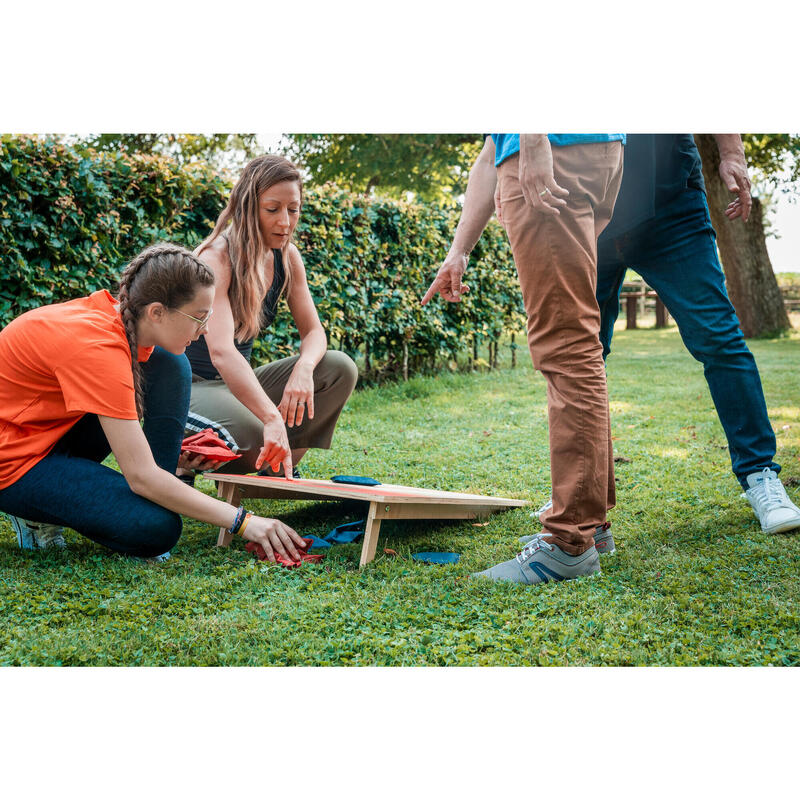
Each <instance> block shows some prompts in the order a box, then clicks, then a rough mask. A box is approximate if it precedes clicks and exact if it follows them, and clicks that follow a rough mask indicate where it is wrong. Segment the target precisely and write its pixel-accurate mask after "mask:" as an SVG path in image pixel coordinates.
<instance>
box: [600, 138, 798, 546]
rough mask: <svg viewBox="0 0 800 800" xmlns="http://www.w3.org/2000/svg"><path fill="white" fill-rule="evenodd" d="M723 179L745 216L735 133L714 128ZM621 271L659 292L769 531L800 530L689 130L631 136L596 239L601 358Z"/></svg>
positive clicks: (743, 173)
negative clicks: (699, 369) (613, 199)
mask: <svg viewBox="0 0 800 800" xmlns="http://www.w3.org/2000/svg"><path fill="white" fill-rule="evenodd" d="M715 138H716V140H717V144H718V147H719V149H720V168H719V169H720V175H721V177H722V179H723V180H724V181H725V183H726V185H727V187H728V189H729V190H730V191H731V192H733V193H734V194H735V195H736V197H735V199H734V200H733V202H732V203H731V204H730V205H729V206H728V208H727V209H726V212H725V213H726V215H727V216H728V217H729V218H730V219H737V218H741V219H742V220H743V221H746V220H747V216H748V214H749V212H750V206H751V200H750V180H749V178H748V175H747V164H746V161H745V157H744V148H743V147H742V141H741V137H740V136H739V135H738V134H716V135H715ZM627 268H630V269H633V270H634V271H635V272H637V273H638V274H639V275H641V276H642V278H643V279H644V281H645V283H647V285H648V286H651V287H652V288H653V289H655V291H656V292H657V293H658V296H659V297H660V298H661V300H662V301H663V302H664V305H665V306H666V307H667V310H668V311H669V312H670V314H671V315H672V316H673V318H674V319H675V322H676V323H677V325H678V330H679V331H680V334H681V337H682V338H683V342H684V344H685V345H686V348H687V349H688V350H689V352H690V353H691V354H692V355H693V356H694V357H695V358H696V359H697V360H698V361H700V362H701V363H702V364H703V369H704V372H705V378H706V381H707V382H708V388H709V390H710V392H711V397H712V399H713V401H714V405H715V407H716V409H717V414H718V416H719V420H720V422H721V424H722V427H723V430H724V431H725V436H726V437H727V440H728V448H729V450H730V456H731V463H732V466H733V472H734V474H735V475H736V478H737V479H738V481H739V483H740V484H741V486H742V488H743V489H744V490H745V493H746V495H747V498H748V500H749V501H750V504H751V505H752V507H753V510H754V512H755V514H756V516H757V517H758V520H759V522H760V523H761V528H762V530H763V531H764V532H765V533H782V532H786V531H790V530H795V529H797V528H800V509H799V508H798V507H797V506H796V505H795V504H794V503H792V501H791V500H790V499H789V497H788V495H787V494H786V490H785V489H784V487H783V484H782V483H781V481H780V478H779V477H778V473H779V472H780V469H781V468H780V465H779V464H777V463H776V462H775V434H774V432H773V429H772V425H771V423H770V421H769V416H768V414H767V405H766V402H765V400H764V392H763V390H762V388H761V379H760V377H759V374H758V368H757V367H756V362H755V359H754V358H753V355H752V353H751V352H750V350H749V349H748V347H747V344H746V343H745V340H744V336H743V334H742V331H741V328H740V327H739V321H738V319H737V317H736V312H735V310H734V308H733V306H732V304H731V302H730V300H729V299H728V293H727V291H726V289H725V276H724V273H723V271H722V267H721V265H720V262H719V258H718V256H717V246H716V235H715V233H714V229H713V227H712V226H711V218H710V216H709V212H708V205H707V203H706V196H705V184H704V182H703V174H702V169H701V161H700V154H699V152H698V150H697V147H696V145H695V143H694V139H693V137H692V136H691V134H629V135H628V137H627V146H626V148H625V170H624V173H623V179H622V186H621V187H620V192H619V196H618V199H617V204H616V207H615V210H614V216H613V218H612V220H611V223H610V225H609V227H608V228H607V229H606V230H605V231H604V232H603V233H602V235H601V236H600V239H599V241H598V252H597V302H598V305H599V306H600V312H601V322H600V340H601V343H602V345H603V357H604V358H605V357H606V356H607V355H608V353H609V352H610V350H611V338H612V336H613V333H614V322H615V321H616V319H617V315H618V313H619V294H620V291H621V289H622V282H623V279H624V277H625V271H626V269H627Z"/></svg>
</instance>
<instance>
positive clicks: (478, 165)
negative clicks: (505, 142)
mask: <svg viewBox="0 0 800 800" xmlns="http://www.w3.org/2000/svg"><path fill="white" fill-rule="evenodd" d="M496 185H497V170H496V169H495V166H494V142H493V141H492V139H491V137H488V136H487V137H486V141H485V142H484V144H483V150H481V152H480V154H479V155H478V158H477V159H476V160H475V163H474V164H473V165H472V169H471V170H470V171H469V181H468V183H467V192H466V194H465V196H464V207H463V209H462V210H461V219H460V220H459V222H458V226H457V227H456V233H455V236H454V237H453V243H452V244H451V245H450V251H449V252H448V254H447V257H446V258H445V260H444V262H443V263H442V266H441V267H439V272H438V273H437V274H436V277H435V278H434V280H433V283H432V284H431V285H430V287H429V288H428V291H427V292H425V296H424V297H423V298H422V305H425V304H426V303H428V302H429V301H430V300H431V298H433V296H434V295H436V294H437V293H439V294H441V295H442V297H443V298H444V299H445V300H448V301H450V302H451V303H457V302H459V301H460V300H461V295H462V293H463V292H468V291H469V286H464V285H462V283H461V278H462V277H463V275H464V271H465V270H466V268H467V258H468V256H469V253H470V251H471V250H472V248H473V247H475V245H476V244H477V242H478V239H480V238H481V234H482V233H483V229H484V228H485V227H486V224H487V223H488V222H489V219H490V218H491V216H492V213H493V212H494V188H495V186H496Z"/></svg>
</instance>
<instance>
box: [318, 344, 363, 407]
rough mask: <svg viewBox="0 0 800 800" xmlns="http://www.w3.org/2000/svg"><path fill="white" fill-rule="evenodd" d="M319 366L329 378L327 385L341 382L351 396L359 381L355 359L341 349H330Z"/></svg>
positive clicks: (323, 374)
mask: <svg viewBox="0 0 800 800" xmlns="http://www.w3.org/2000/svg"><path fill="white" fill-rule="evenodd" d="M319 366H320V367H322V376H323V377H324V378H327V380H325V381H324V382H325V383H326V384H327V385H333V384H340V385H341V386H342V388H344V389H346V390H347V396H348V397H349V396H350V394H351V393H352V392H353V389H355V388H356V383H358V367H357V366H356V363H355V361H353V359H352V358H350V356H349V355H347V353H343V352H342V351H341V350H328V351H327V352H326V353H325V355H324V356H323V357H322V361H320V363H319Z"/></svg>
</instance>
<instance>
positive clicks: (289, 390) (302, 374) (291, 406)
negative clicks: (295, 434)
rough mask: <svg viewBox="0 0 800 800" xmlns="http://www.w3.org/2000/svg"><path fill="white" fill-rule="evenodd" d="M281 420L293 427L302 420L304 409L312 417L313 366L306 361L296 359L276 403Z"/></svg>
mask: <svg viewBox="0 0 800 800" xmlns="http://www.w3.org/2000/svg"><path fill="white" fill-rule="evenodd" d="M278 411H280V414H281V417H282V418H283V421H284V422H285V423H286V424H287V425H288V426H289V427H290V428H293V427H294V426H295V425H300V424H301V423H302V422H303V417H304V416H305V413H306V411H307V412H308V418H309V419H314V366H313V364H310V363H309V362H307V361H298V362H297V363H296V364H295V366H294V369H293V370H292V374H291V375H290V376H289V380H288V381H287V383H286V388H285V389H284V390H283V397H281V402H280V405H278Z"/></svg>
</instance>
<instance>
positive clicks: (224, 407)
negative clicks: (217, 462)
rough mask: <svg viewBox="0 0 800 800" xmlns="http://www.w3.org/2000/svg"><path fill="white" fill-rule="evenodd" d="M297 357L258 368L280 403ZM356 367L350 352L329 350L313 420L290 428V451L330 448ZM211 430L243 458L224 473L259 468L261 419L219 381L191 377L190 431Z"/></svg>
mask: <svg viewBox="0 0 800 800" xmlns="http://www.w3.org/2000/svg"><path fill="white" fill-rule="evenodd" d="M298 358H299V356H292V358H282V359H280V360H279V361H273V362H271V363H269V364H264V365H263V366H260V367H256V368H255V369H254V370H253V372H255V374H256V377H257V378H258V382H259V383H260V384H261V386H262V388H263V389H264V391H265V392H266V394H267V396H268V397H269V399H270V400H272V402H273V403H275V405H276V406H277V405H278V404H279V403H280V402H281V397H282V396H283V390H284V388H285V387H286V383H287V381H288V380H289V376H290V375H291V373H292V369H294V365H295V364H296V363H297V359H298ZM357 380H358V369H357V368H356V365H355V364H354V363H353V360H352V359H351V358H350V356H348V355H346V354H345V353H341V352H339V351H338V350H328V352H327V353H326V354H325V356H324V357H323V359H322V361H320V362H319V364H317V366H316V368H315V369H314V419H309V418H308V417H307V416H306V417H304V418H303V421H302V423H301V424H300V425H295V426H294V427H292V428H289V427H287V428H286V433H287V434H288V436H289V445H290V447H291V448H292V450H298V449H301V448H309V447H319V448H321V449H323V450H328V449H329V448H330V446H331V441H332V440H333V431H334V429H335V428H336V423H337V421H338V419H339V414H341V412H342V409H343V408H344V405H345V403H346V402H347V400H348V398H349V397H350V395H351V394H352V392H353V389H355V386H356V381H357ZM203 428H213V429H214V431H215V432H216V433H217V435H218V436H220V437H221V438H222V439H223V440H224V441H225V442H226V443H227V444H228V446H230V447H232V448H233V449H235V450H236V451H237V452H238V453H239V454H240V455H241V458H237V459H236V460H235V461H230V462H228V463H226V464H223V465H222V466H221V467H220V471H221V472H233V473H235V474H244V473H246V472H255V469H256V459H257V458H258V454H259V452H260V451H261V448H262V447H263V446H264V426H263V424H262V423H261V420H259V418H258V417H257V416H256V415H255V414H253V412H252V411H250V410H249V409H248V408H246V407H245V406H244V405H242V403H240V402H239V401H238V400H237V399H236V398H235V397H234V396H233V394H232V393H231V391H230V389H228V387H227V385H226V384H225V382H224V381H223V380H221V379H217V380H204V379H202V378H199V377H197V376H195V377H194V378H193V379H192V397H191V400H190V403H189V420H188V423H187V430H188V431H189V432H196V431H198V430H202V429H203Z"/></svg>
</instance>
